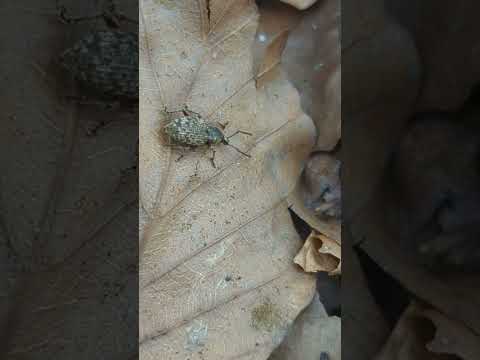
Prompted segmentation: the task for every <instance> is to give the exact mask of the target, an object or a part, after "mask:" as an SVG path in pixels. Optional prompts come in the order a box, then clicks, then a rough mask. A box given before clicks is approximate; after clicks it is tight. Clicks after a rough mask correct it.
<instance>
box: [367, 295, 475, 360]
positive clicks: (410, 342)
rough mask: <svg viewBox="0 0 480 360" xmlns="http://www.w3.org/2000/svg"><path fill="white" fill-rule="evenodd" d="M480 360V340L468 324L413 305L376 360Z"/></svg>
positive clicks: (415, 303) (424, 307) (403, 316)
mask: <svg viewBox="0 0 480 360" xmlns="http://www.w3.org/2000/svg"><path fill="white" fill-rule="evenodd" d="M446 354H450V355H456V357H454V358H455V359H458V358H460V359H463V360H474V359H475V360H476V359H479V358H480V338H479V337H478V335H476V334H474V333H472V332H471V330H470V329H468V328H467V327H465V325H463V324H461V323H459V322H457V321H455V320H452V319H449V318H448V317H447V316H445V315H444V314H442V313H440V312H438V311H437V310H435V309H432V308H428V307H426V306H424V305H421V304H419V303H417V302H413V303H412V304H411V305H410V306H409V307H408V309H407V310H406V311H405V312H404V314H403V315H402V317H401V318H400V320H399V321H398V323H397V325H396V327H395V329H394V331H393V332H392V335H391V337H390V339H389V340H388V341H387V343H386V344H385V346H384V348H383V349H382V351H381V353H380V354H379V355H378V357H377V358H376V360H390V359H398V360H407V359H408V360H424V359H432V360H441V359H453V357H450V356H448V357H446Z"/></svg>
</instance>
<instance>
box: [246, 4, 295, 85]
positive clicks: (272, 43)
mask: <svg viewBox="0 0 480 360" xmlns="http://www.w3.org/2000/svg"><path fill="white" fill-rule="evenodd" d="M259 12H260V22H259V25H258V30H257V36H256V38H255V43H254V45H253V54H254V64H255V65H254V68H255V74H256V77H257V87H261V86H262V85H263V84H264V83H266V82H268V81H270V80H272V79H274V78H275V77H276V76H277V74H278V71H277V70H278V69H277V65H279V64H280V61H281V57H282V53H283V50H284V48H285V44H286V42H287V39H288V36H289V34H290V31H291V30H292V29H293V28H295V26H296V25H297V24H298V22H299V21H300V19H301V13H300V12H299V11H297V10H295V9H294V8H292V7H291V6H288V5H286V4H283V3H281V2H278V1H267V2H263V3H261V4H260V8H259Z"/></svg>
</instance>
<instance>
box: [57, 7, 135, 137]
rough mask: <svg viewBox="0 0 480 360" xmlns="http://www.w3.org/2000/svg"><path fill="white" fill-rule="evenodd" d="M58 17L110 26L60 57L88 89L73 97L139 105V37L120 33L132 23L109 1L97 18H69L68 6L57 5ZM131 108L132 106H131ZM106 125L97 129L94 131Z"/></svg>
mask: <svg viewBox="0 0 480 360" xmlns="http://www.w3.org/2000/svg"><path fill="white" fill-rule="evenodd" d="M57 9H58V16H59V18H60V20H61V21H62V22H64V23H67V24H76V23H79V22H83V21H87V20H95V19H103V20H104V22H105V23H106V25H107V26H108V27H109V29H107V30H96V31H93V32H90V33H88V34H86V35H85V36H83V37H82V38H80V39H79V40H78V41H77V42H75V43H74V44H73V45H72V46H69V47H68V48H67V49H65V50H64V51H63V52H62V53H61V54H60V56H59V57H58V63H59V64H60V66H61V67H62V68H63V69H64V70H66V71H67V72H68V73H69V74H70V76H72V78H73V79H74V80H75V81H77V82H78V83H79V85H80V86H81V90H85V93H86V94H88V97H89V98H91V97H92V95H93V97H94V98H95V100H100V101H88V99H87V98H86V97H85V96H81V97H80V98H79V97H78V96H70V97H69V98H70V99H73V100H78V102H80V103H83V104H87V103H90V104H104V105H111V103H117V102H119V103H121V104H122V105H123V104H127V105H129V106H130V105H136V104H137V103H138V83H139V80H138V36H137V34H135V33H133V32H127V31H121V30H119V27H120V23H121V21H130V22H135V21H134V20H130V19H129V18H127V17H126V16H124V15H122V14H120V13H119V12H118V11H117V10H116V8H115V5H114V4H113V2H107V5H106V6H105V7H104V9H103V11H102V12H101V13H100V14H98V15H94V16H87V17H79V18H68V17H67V16H66V9H65V7H63V6H61V5H58V3H57ZM130 107H131V106H130ZM104 125H106V124H104V123H102V124H100V126H97V128H96V129H95V131H96V130H97V129H98V128H99V127H101V126H104Z"/></svg>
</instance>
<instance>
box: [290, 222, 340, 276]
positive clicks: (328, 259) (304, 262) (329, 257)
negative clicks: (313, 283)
mask: <svg viewBox="0 0 480 360" xmlns="http://www.w3.org/2000/svg"><path fill="white" fill-rule="evenodd" d="M293 261H294V262H295V264H298V265H300V266H301V267H302V269H303V270H304V271H306V272H319V271H325V272H328V273H329V274H331V275H336V274H339V273H340V272H341V246H340V244H339V243H337V242H336V241H335V240H332V239H330V238H329V237H327V236H325V235H322V234H319V233H317V232H315V231H312V233H311V234H310V236H309V237H308V238H307V240H306V241H305V244H303V247H302V249H301V250H300V251H299V252H298V254H297V256H295V259H294V260H293Z"/></svg>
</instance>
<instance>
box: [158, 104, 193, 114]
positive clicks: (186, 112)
mask: <svg viewBox="0 0 480 360" xmlns="http://www.w3.org/2000/svg"><path fill="white" fill-rule="evenodd" d="M164 110H165V112H166V113H167V114H175V113H179V112H181V113H183V115H185V116H188V111H189V110H188V108H187V105H185V106H184V107H183V108H181V109H178V110H173V111H172V110H170V111H169V110H167V105H165V108H164Z"/></svg>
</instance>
